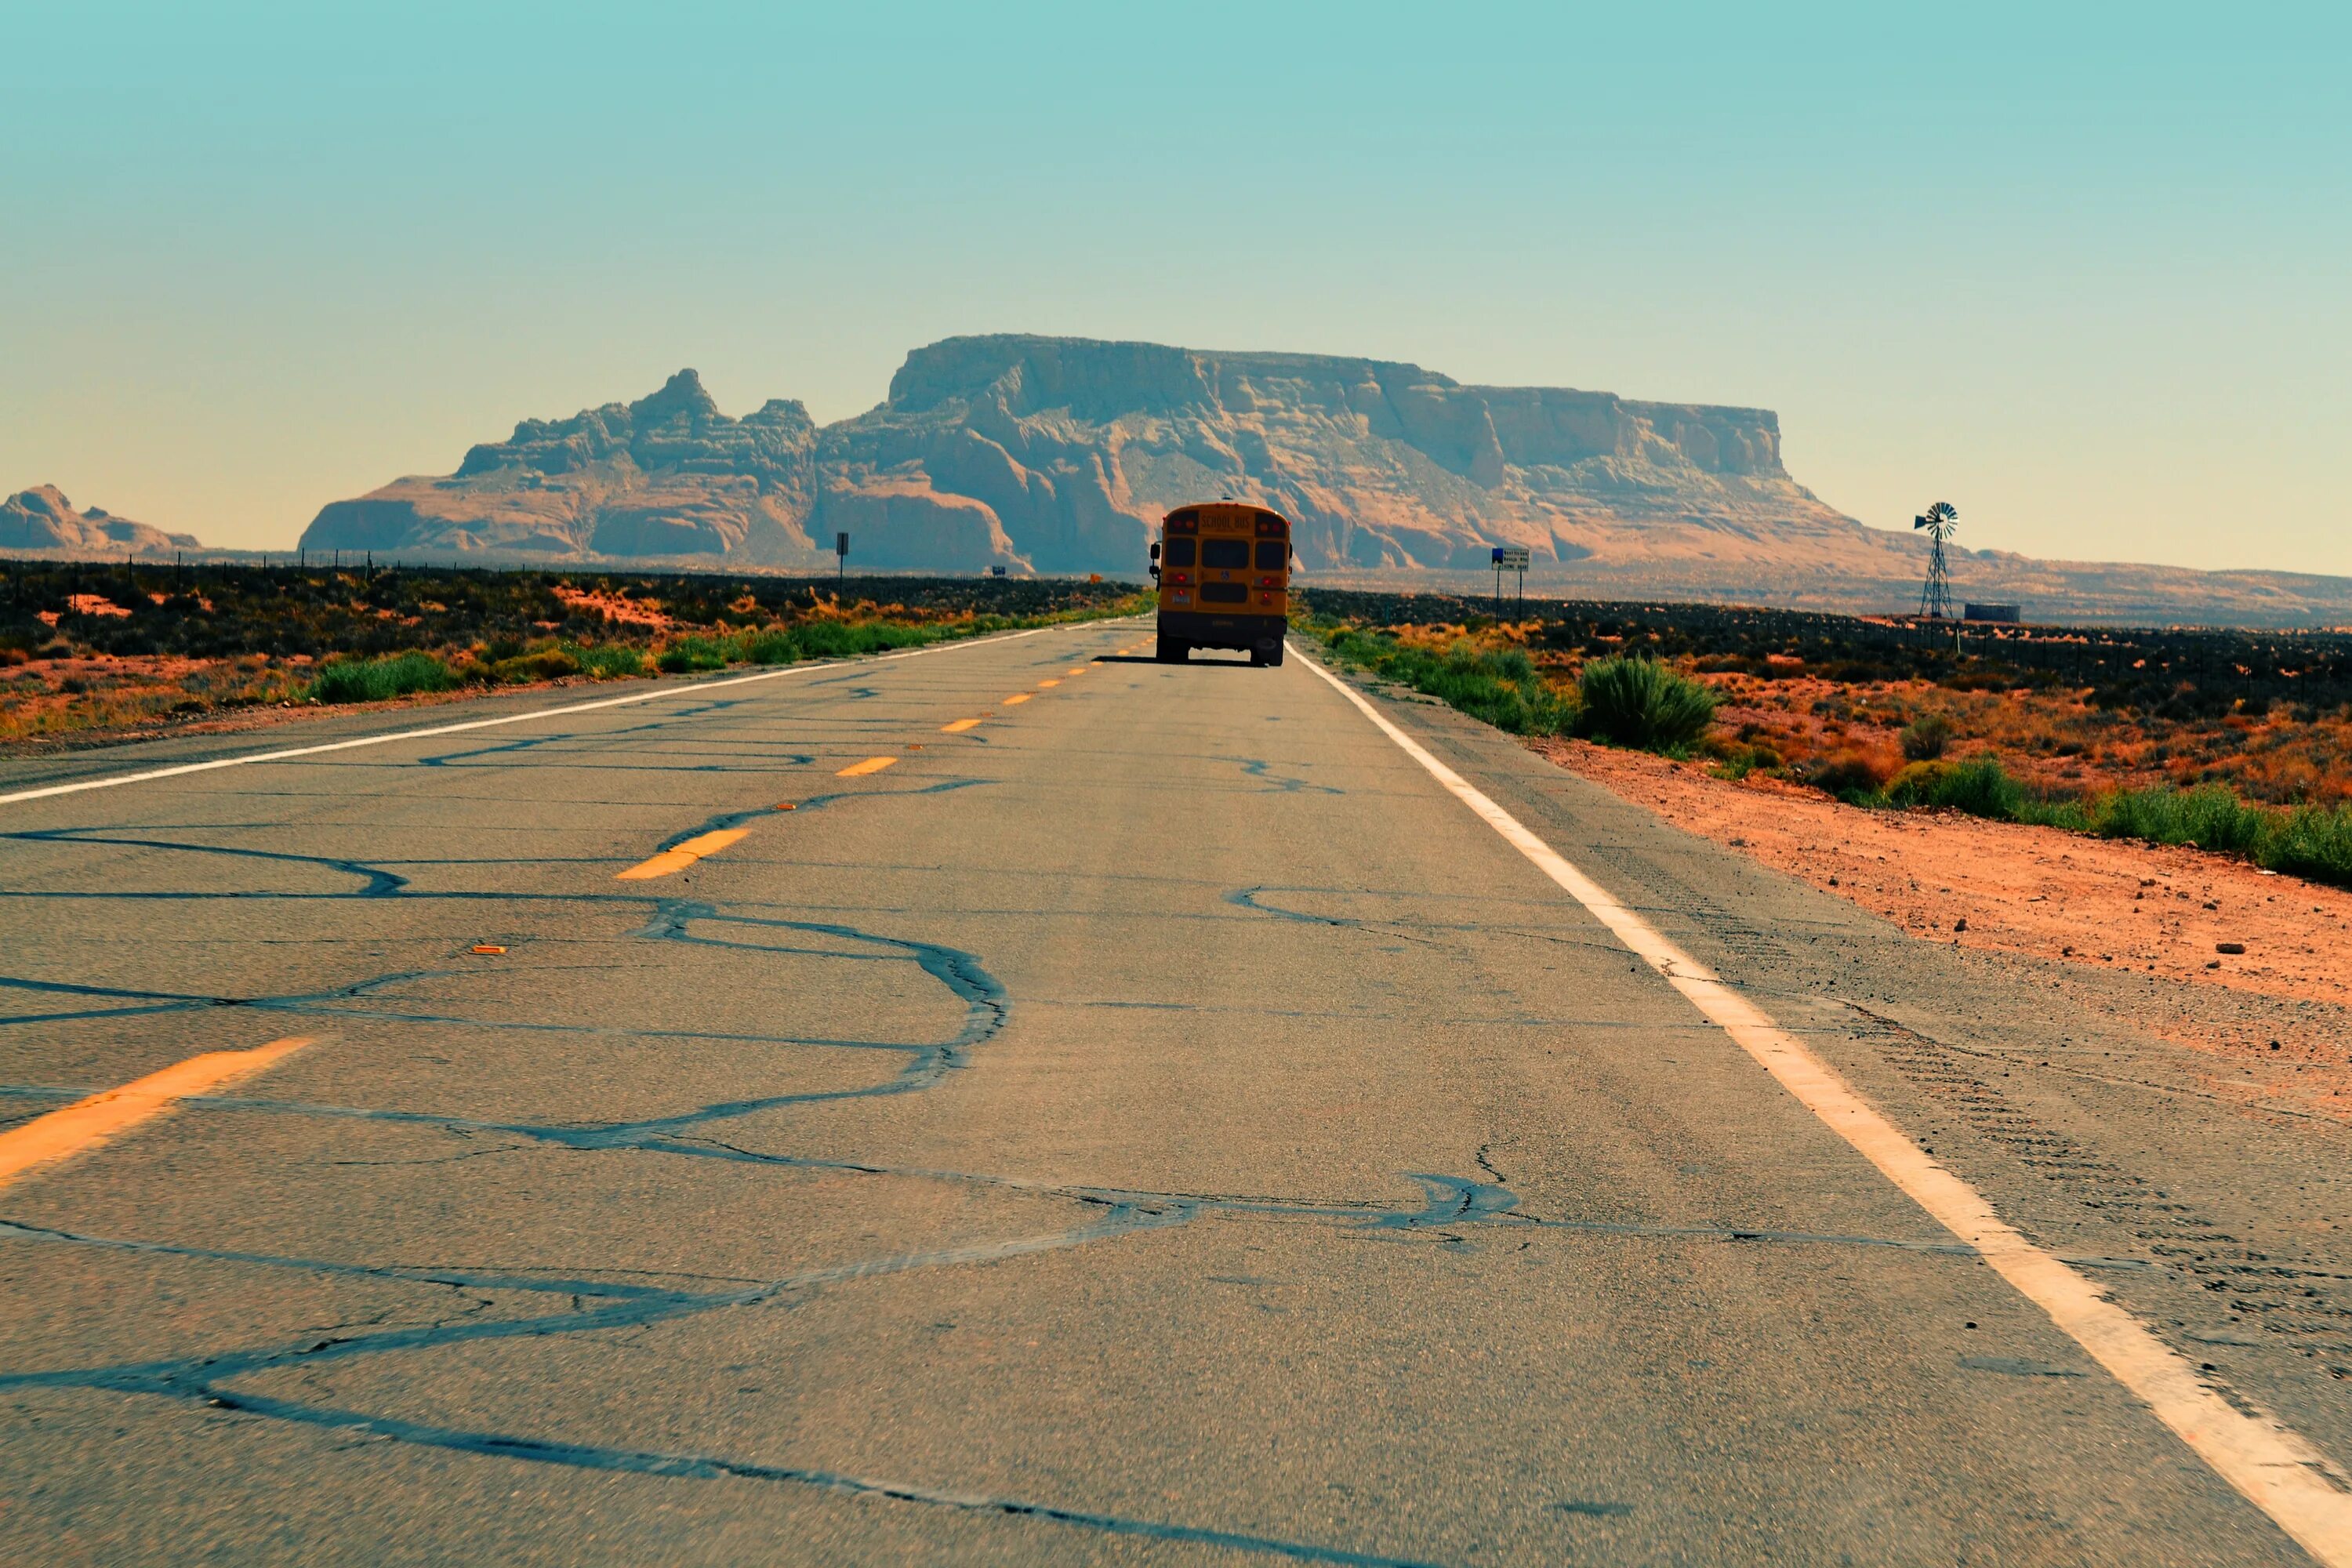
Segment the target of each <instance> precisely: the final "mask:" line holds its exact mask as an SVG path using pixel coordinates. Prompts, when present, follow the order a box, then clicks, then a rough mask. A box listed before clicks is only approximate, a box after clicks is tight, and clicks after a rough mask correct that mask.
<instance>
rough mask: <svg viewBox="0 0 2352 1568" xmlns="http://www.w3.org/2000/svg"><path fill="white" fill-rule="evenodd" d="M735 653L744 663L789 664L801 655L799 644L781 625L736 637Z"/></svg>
mask: <svg viewBox="0 0 2352 1568" xmlns="http://www.w3.org/2000/svg"><path fill="white" fill-rule="evenodd" d="M735 654H736V657H737V658H740V659H742V660H743V661H744V662H745V663H746V664H790V663H792V662H793V660H794V659H796V658H800V657H801V645H800V644H799V643H798V642H797V641H795V640H794V639H793V634H792V633H790V632H788V631H786V630H784V629H783V627H782V626H770V627H768V628H766V629H765V630H763V631H756V632H745V633H744V634H743V635H742V636H740V637H737V638H736V639H735Z"/></svg>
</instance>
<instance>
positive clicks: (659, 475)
mask: <svg viewBox="0 0 2352 1568" xmlns="http://www.w3.org/2000/svg"><path fill="white" fill-rule="evenodd" d="M1219 495H1232V496H1235V497H1239V498H1243V499H1248V500H1262V501H1264V502H1265V503H1267V504H1269V505H1272V506H1275V507H1277V508H1279V509H1280V510H1283V511H1285V512H1286V513H1287V514H1288V515H1289V516H1290V517H1291V518H1292V519H1293V520H1294V521H1295V522H1296V523H1297V542H1298V547H1299V553H1300V558H1301V563H1302V564H1303V566H1304V567H1305V568H1306V570H1307V572H1309V573H1310V574H1323V575H1324V576H1325V577H1326V579H1327V580H1328V577H1330V576H1334V575H1336V576H1339V577H1352V578H1356V579H1358V580H1363V579H1365V578H1368V577H1376V578H1380V579H1385V580H1389V581H1395V580H1396V578H1397V577H1398V575H1399V574H1447V573H1457V572H1477V571H1481V570H1483V568H1484V567H1485V565H1486V561H1487V554H1488V552H1489V550H1490V549H1491V548H1492V547H1493V546H1495V545H1496V544H1515V545H1523V546H1525V547H1526V548H1527V549H1528V552H1529V554H1530V555H1531V557H1532V558H1533V560H1534V563H1535V570H1534V572H1533V573H1532V574H1531V575H1530V579H1529V585H1530V586H1531V587H1538V588H1541V589H1544V590H1546V591H1550V592H1570V593H1602V594H1617V595H1639V596H1653V595H1683V596H1692V597H1701V598H1710V599H1745V600H1750V601H1759V602H1780V603H1789V604H1795V605H1809V606H1818V607H1824V608H1842V609H1872V610H1885V609H1891V608H1897V607H1900V606H1902V605H1904V604H1906V602H1909V601H1913V600H1916V594H1917V588H1916V584H1917V581H1918V575H1919V570H1920V564H1921V561H1922V559H1923V551H1922V547H1921V545H1920V543H1919V542H1918V541H1916V539H1914V538H1912V537H1911V536H1909V535H1908V534H1905V533H1897V532H1893V531H1887V530H1883V529H1874V528H1867V527H1864V525H1863V524H1862V523H1860V522H1857V521H1854V520H1853V519H1852V518H1850V517H1847V516H1845V515H1843V513H1841V512H1839V511H1837V510H1835V509H1834V508H1832V507H1830V506H1828V505H1826V504H1825V503H1823V502H1822V500H1820V498H1818V497H1817V496H1815V495H1814V494H1813V493H1812V492H1811V491H1810V490H1808V489H1805V488H1804V487H1803V486H1802V485H1800V484H1799V483H1797V482H1796V480H1795V479H1791V478H1790V475H1789V472H1788V470H1787V468H1784V467H1783V466H1782V462H1781V455H1780V421H1779V419H1778V418H1777V416H1775V415H1774V414H1773V413H1772V412H1771V411H1770V410H1769V409H1760V408H1731V407H1719V406H1714V405H1705V404H1670V403H1644V402H1636V401H1633V400H1631V399H1628V398H1622V397H1619V396H1617V395H1614V394H1612V393H1606V392H1586V391H1579V390H1575V389H1570V388H1565V387H1498V386H1468V385H1464V384H1461V383H1458V382H1456V381H1454V380H1453V379H1452V378H1451V377H1448V376H1445V375H1442V374H1438V373H1437V372H1435V371H1431V370H1425V369H1423V368H1422V367H1421V366H1419V365H1413V364H1405V363H1396V362H1391V361H1383V360H1370V359H1352V358H1348V357H1344V356H1339V355H1326V354H1289V353H1212V352H1206V351H1201V350H1192V349H1182V348H1171V347H1167V346H1164V345H1160V344H1156V343H1138V342H1099V341H1096V340H1092V339H1078V338H1049V337H1033V336H1022V335H996V336H984V337H961V338H949V339H946V340H944V341H942V342H936V343H932V344H930V345H929V347H926V348H920V349H918V350H916V351H915V352H914V353H910V354H909V355H908V357H907V361H906V363H904V364H903V365H902V366H901V367H900V368H899V370H898V374H897V375H896V376H894V377H893V378H892V380H891V383H890V391H889V395H888V397H887V399H886V400H885V401H884V402H883V403H882V404H881V405H879V406H878V407H876V408H874V409H872V410H870V411H869V412H867V413H866V414H862V415H859V416H856V417H854V418H850V419H845V420H843V421H841V422H840V423H838V424H835V425H829V426H823V427H819V426H816V425H814V423H813V422H812V421H811V419H810V418H809V416H808V412H807V410H806V409H805V407H803V405H801V404H800V403H798V402H796V401H791V400H785V399H776V400H772V401H771V402H769V403H768V404H766V405H764V406H762V407H761V408H760V409H759V410H758V411H756V412H754V413H752V414H750V415H747V416H743V417H741V418H740V419H739V418H732V417H730V416H727V415H725V414H722V413H720V412H719V408H718V405H716V404H715V403H714V402H713V401H712V399H711V397H710V395H709V393H708V392H706V391H705V390H704V388H703V386H702V384H701V382H700V381H699V379H698V378H697V376H696V375H695V374H694V373H693V372H692V371H690V370H688V371H680V372H679V373H678V374H677V375H675V376H673V377H671V378H670V380H669V382H668V384H667V385H665V386H664V387H662V388H661V390H660V391H658V392H656V393H655V394H653V395H651V396H649V397H646V398H643V399H640V400H639V401H637V402H635V403H614V404H608V405H604V406H603V407H601V408H594V409H589V410H586V411H584V412H583V413H580V414H577V415H574V416H572V417H570V418H568V419H558V420H536V419H534V420H526V421H524V422H523V423H522V424H520V425H519V426H516V427H515V431H514V434H513V436H512V437H509V439H507V440H505V441H500V442H495V443H490V444H486V445H483V446H478V447H475V448H474V449H473V450H472V451H470V452H468V453H467V455H466V458H465V460H464V461H463V462H462V463H461V464H459V465H458V467H457V471H456V472H455V473H453V474H450V475H448V476H446V477H415V478H408V479H399V480H396V481H394V483H392V484H389V485H386V486H384V487H383V489H379V490H376V491H374V492H373V493H371V494H369V495H366V496H362V497H360V498H359V499H357V500H347V501H337V502H335V503H333V504H332V505H330V506H328V507H327V508H326V509H325V510H322V511H320V513H319V515H318V518H317V519H316V520H315V521H313V522H312V523H311V524H310V528H309V530H308V531H306V532H305V533H304V535H303V538H302V544H303V546H304V547H305V548H307V549H310V550H312V551H321V550H342V551H347V552H348V551H353V550H373V551H375V552H380V553H394V554H409V555H415V556H430V557H436V558H449V557H465V556H477V557H507V558H516V557H522V558H533V559H539V560H563V561H581V562H623V561H626V562H641V563H670V564H680V565H696V564H698V565H705V566H719V565H743V566H769V567H794V566H799V567H812V566H816V565H819V564H824V563H830V562H831V559H832V554H831V548H832V540H833V536H834V534H835V532H836V531H846V532H848V533H849V534H850V535H851V536H852V556H851V561H852V563H853V564H854V565H857V566H861V567H866V568H869V569H897V568H906V569H920V570H930V571H948V572H960V571H975V570H985V569H987V568H990V567H993V566H1003V567H1006V568H1008V569H1011V570H1014V571H1035V572H1041V573H1079V572H1107V573H1129V574H1132V573H1136V572H1138V571H1139V569H1140V567H1141V564H1142V563H1143V560H1144V555H1145V548H1146V544H1147V542H1148V539H1149V535H1150V528H1151V527H1152V525H1153V524H1154V523H1156V521H1157V520H1158V519H1159V517H1160V514H1161V513H1162V512H1163V511H1165V510H1167V509H1168V508H1169V507H1171V506H1173V505H1175V504H1177V503H1179V502H1181V501H1184V500H1199V499H1202V498H1203V497H1212V496H1219ZM1958 563H1959V565H1958V569H1957V571H1956V576H1957V577H1958V579H1959V586H1960V589H1961V591H1962V592H1963V593H1965V594H1967V595H1969V596H1973V597H1979V598H2023V599H2026V600H2028V601H2029V602H2030V603H2031V604H2032V605H2033V606H2034V607H2035V608H2038V609H2042V610H2044V611H2046V612H2049V613H2053V614H2061V615H2065V616H2070V617H2084V618H2133V617H2138V618H2157V619H2235V620H2252V621H2256V622H2270V623H2294V622H2300V623H2306V624H2307V623H2308V622H2309V621H2311V620H2313V619H2315V618H2316V619H2334V620H2338V621H2341V620H2345V619H2352V581H2348V580H2345V579H2337V578H2321V577H2297V576H2291V575H2288V574H2254V573H2237V574H2213V573H2196V572H2189V571H2184V570H2179V569H2174V568H2161V567H2137V566H2110V565H2103V564H2096V563H2093V564H2084V563H2048V562H2036V561H2032V560H2029V559H2027V558H2024V557H2021V556H2014V555H2005V554H1999V553H1982V554H1979V553H1976V552H1967V551H1961V552H1958ZM1454 585H1457V586H1458V585H1459V584H1454Z"/></svg>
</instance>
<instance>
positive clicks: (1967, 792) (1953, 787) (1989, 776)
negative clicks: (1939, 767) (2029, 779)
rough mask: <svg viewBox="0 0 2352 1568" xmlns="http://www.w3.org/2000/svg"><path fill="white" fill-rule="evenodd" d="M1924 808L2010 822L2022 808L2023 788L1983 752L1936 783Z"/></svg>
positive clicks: (1989, 753)
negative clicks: (1931, 806) (1940, 808)
mask: <svg viewBox="0 0 2352 1568" xmlns="http://www.w3.org/2000/svg"><path fill="white" fill-rule="evenodd" d="M2024 804H2025V786H2024V785H2023V784H2020V783H2018V782H2017V780H2015V779H2014V778H2011V776H2010V773H2009V770H2008V769H2007V768H2004V767H2002V766H2001V765H2000V758H1999V757H1996V756H1994V755H1993V754H1992V753H1991V752H1981V753H1979V754H1978V755H1976V756H1973V757H1970V758H1969V759H1968V761H1966V762H1964V763H1955V764H1953V765H1952V766H1951V767H1950V768H1948V769H1947V770H1946V771H1945V772H1944V773H1943V774H1942V775H1941V776H1940V777H1938V778H1937V781H1936V784H1935V787H1934V789H1933V790H1932V791H1931V792H1930V793H1929V795H1928V796H1927V805H1942V806H1949V807H1950V808H1951V809H1952V810H1954V811H1965V812H1967V813H1968V814H1969V816H1990V817H1991V818H1993V819H1994V820H1996V821H2000V822H2007V821H2012V820H2014V819H2015V818H2016V816H2017V814H2018V810H2019V808H2020V807H2021V806H2022V805H2024Z"/></svg>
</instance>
